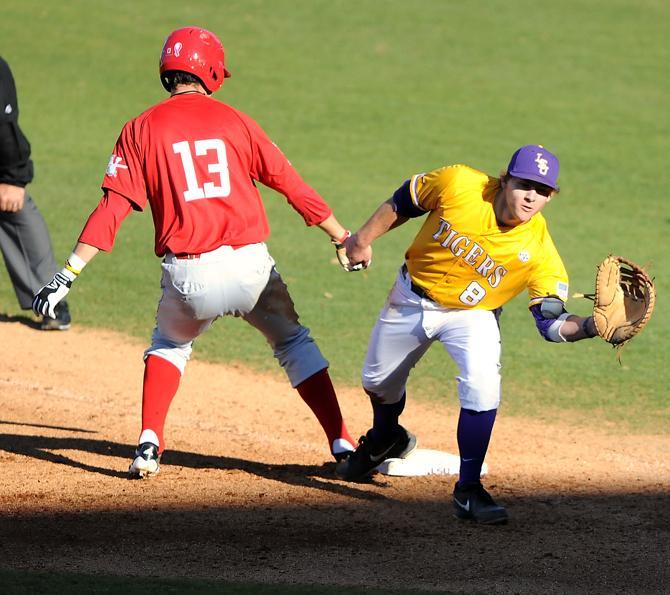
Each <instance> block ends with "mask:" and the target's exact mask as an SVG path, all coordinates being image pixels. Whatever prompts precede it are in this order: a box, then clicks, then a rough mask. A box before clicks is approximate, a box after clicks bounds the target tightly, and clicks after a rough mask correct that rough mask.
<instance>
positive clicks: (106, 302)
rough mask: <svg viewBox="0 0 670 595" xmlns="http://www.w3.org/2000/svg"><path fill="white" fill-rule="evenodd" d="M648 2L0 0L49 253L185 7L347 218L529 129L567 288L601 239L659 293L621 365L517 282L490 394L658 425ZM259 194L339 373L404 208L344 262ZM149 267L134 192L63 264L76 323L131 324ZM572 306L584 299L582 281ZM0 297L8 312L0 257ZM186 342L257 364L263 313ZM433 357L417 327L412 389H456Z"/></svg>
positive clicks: (653, 13) (81, 213)
mask: <svg viewBox="0 0 670 595" xmlns="http://www.w3.org/2000/svg"><path fill="white" fill-rule="evenodd" d="M669 18H670V5H668V4H667V3H666V2H664V1H662V0H638V1H636V2H634V3H631V2H628V1H625V0H590V1H589V2H586V3H584V2H581V1H577V0H563V1H562V2H560V3H553V4H552V3H544V4H538V3H536V2H534V1H531V0H518V1H517V2H514V3H509V2H505V1H503V0H487V1H484V0H476V1H473V2H456V1H451V0H422V2H419V3H409V2H405V1H403V0H387V1H386V2H377V1H374V0H363V1H360V0H358V1H354V0H335V1H333V0H330V1H325V0H294V1H292V2H290V3H289V2H270V1H269V0H265V1H262V0H255V1H250V0H244V1H243V0H239V1H227V2H225V3H221V2H215V1H213V0H211V1H203V2H198V3H184V2H175V1H172V2H158V1H157V0H147V1H145V2H143V3H141V4H137V3H133V2H130V1H129V0H117V1H116V2H114V3H107V2H101V1H98V2H92V1H90V0H73V1H71V2H68V3H44V2H41V1H37V0H23V1H22V2H20V3H19V2H16V3H10V5H9V6H7V7H5V8H4V9H3V19H2V23H0V39H1V40H2V45H1V46H0V52H1V53H2V55H3V56H4V57H5V58H6V59H8V60H9V62H10V63H11V64H12V67H13V69H14V74H15V77H16V79H17V83H18V86H19V100H20V104H21V111H22V117H21V123H22V126H23V128H24V130H25V132H26V133H27V134H28V136H29V138H30V140H31V142H32V144H33V157H34V161H35V166H36V171H37V177H36V179H35V182H34V184H33V185H32V187H31V192H32V194H33V195H34V197H35V199H36V201H37V203H38V205H40V207H41V209H42V211H43V213H44V215H45V217H46V219H47V220H48V222H49V224H50V229H51V232H52V236H53V241H54V244H55V248H56V252H57V256H58V258H59V259H62V258H64V257H65V256H66V255H67V254H68V253H69V250H70V249H71V247H72V245H73V243H74V241H75V240H76V238H77V235H78V233H79V231H80V230H81V227H82V225H83V223H84V221H85V219H86V217H87V216H88V214H89V212H90V211H91V210H92V209H93V208H94V206H95V204H96V203H97V200H98V199H99V196H100V192H99V184H100V181H101V179H102V174H103V170H104V168H105V165H106V163H107V160H108V157H109V154H110V152H111V149H112V147H113V144H114V141H115V139H116V136H117V134H118V132H119V130H120V128H121V126H122V124H123V123H124V122H125V121H126V120H127V119H129V118H131V117H133V116H135V115H136V114H138V113H139V112H140V111H142V110H143V109H144V108H145V107H147V106H149V105H150V104H152V103H154V102H156V101H158V100H160V99H161V98H162V97H163V91H162V87H161V86H160V83H159V81H158V77H157V62H158V53H159V51H160V48H161V45H162V42H163V39H164V37H165V36H166V34H167V33H168V32H169V31H170V30H172V29H173V28H176V27H178V26H182V25H185V24H200V25H202V26H206V27H208V28H210V29H212V30H214V31H216V32H217V33H219V34H220V36H221V38H222V39H223V41H224V45H225V46H226V52H227V60H228V66H229V68H230V70H232V72H233V78H231V79H229V80H228V81H227V82H226V85H225V86H224V87H223V89H222V90H221V91H220V92H219V93H218V95H217V97H218V98H219V99H221V100H223V101H227V102H230V103H232V104H233V105H235V106H236V107H239V108H241V109H243V110H244V111H246V112H248V113H249V114H250V115H252V116H253V117H255V118H256V119H257V120H258V121H259V122H260V123H261V124H262V125H263V126H264V127H265V128H266V130H267V131H268V132H269V133H270V135H271V136H272V138H273V139H274V140H275V141H276V142H277V143H278V144H279V145H280V146H281V147H282V149H283V150H284V152H285V153H286V154H287V155H288V156H289V158H290V159H291V161H292V162H293V163H294V165H296V167H297V168H298V170H299V171H300V172H301V173H302V175H303V177H304V178H305V179H306V180H307V181H308V182H310V183H311V184H312V185H313V186H314V187H315V188H317V189H318V190H319V191H320V192H321V193H322V194H323V195H324V196H325V197H326V198H327V200H328V201H329V202H330V203H331V205H332V206H333V207H334V209H335V213H336V215H337V216H338V218H339V219H340V220H341V221H342V222H343V223H344V224H346V225H348V226H350V227H352V228H356V227H357V226H359V225H360V224H362V223H363V222H364V221H365V219H366V218H367V216H368V214H369V213H370V212H371V211H372V210H373V209H374V208H375V207H376V206H377V205H378V204H379V203H380V202H381V201H382V200H385V199H386V198H387V197H388V196H389V195H390V194H391V193H392V192H393V190H394V189H395V188H396V187H397V186H398V185H399V184H400V183H401V182H402V181H403V180H404V179H406V178H407V177H408V176H409V175H411V174H413V173H416V172H418V171H425V170H427V169H430V168H434V167H437V166H440V165H442V164H445V163H453V162H466V163H468V164H471V165H473V166H476V167H479V168H481V169H484V170H486V171H488V172H490V173H497V172H498V171H500V169H501V168H503V167H504V166H505V165H506V162H507V160H508V158H509V155H510V154H511V152H512V151H513V150H514V149H515V148H516V147H517V146H519V145H521V144H525V143H527V142H539V143H543V144H545V145H547V146H548V147H550V148H551V149H552V150H554V151H555V152H556V153H558V155H559V156H560V157H561V163H562V173H561V185H562V192H561V195H560V197H559V198H558V199H557V200H555V201H554V202H552V203H551V205H550V206H549V207H548V209H547V211H546V213H547V217H548V219H549V222H550V227H551V230H552V233H553V236H554V239H555V240H556V244H557V245H558V247H559V250H560V252H561V253H562V255H563V257H564V260H565V263H566V266H567V267H568V271H569V272H570V275H571V289H572V290H574V291H584V290H586V291H589V290H591V289H592V287H593V277H594V271H595V265H596V263H597V262H598V261H599V260H600V259H602V258H603V257H604V256H605V255H606V254H608V253H610V252H612V253H620V254H624V255H626V256H628V257H630V258H632V259H634V260H637V261H640V262H643V263H645V262H650V263H651V264H652V272H653V274H654V275H655V276H656V280H657V283H658V292H659V296H660V299H659V301H658V306H657V311H656V313H655V314H654V317H653V319H652V321H651V323H650V325H649V327H648V328H647V329H646V330H645V331H644V333H643V334H642V335H641V336H640V337H639V338H638V339H636V340H635V341H634V342H633V343H632V344H631V345H630V346H628V347H627V348H626V350H625V351H624V354H623V366H620V365H619V364H618V363H617V362H616V360H615V357H614V354H613V352H612V351H611V350H610V349H608V347H607V346H605V345H603V344H602V343H600V342H597V341H589V342H582V343H580V344H578V345H561V346H556V345H550V344H546V343H545V342H544V341H543V340H542V339H540V338H539V336H538V335H537V332H536V330H535V328H534V324H533V322H532V319H531V317H530V316H529V315H528V313H527V311H526V299H525V296H521V297H520V298H518V299H516V300H515V301H514V302H512V303H511V304H510V305H509V306H508V307H507V308H506V312H505V315H504V318H503V340H504V343H503V348H504V355H503V365H504V399H505V404H504V408H505V410H506V411H507V412H509V413H512V414H527V415H533V416H539V417H542V416H553V415H559V414H563V413H565V412H567V414H574V415H575V416H576V417H579V418H580V419H582V420H583V421H584V422H585V423H586V422H591V423H598V424H600V423H602V424H603V425H606V424H608V423H614V424H616V425H617V426H622V425H626V426H628V427H629V428H630V429H631V430H635V431H667V428H668V427H669V425H668V421H669V420H670V409H669V408H668V405H667V396H666V395H667V386H668V383H669V382H668V381H669V380H670V375H669V374H668V368H667V365H666V363H665V362H666V360H667V339H666V336H665V332H664V329H667V328H668V326H669V323H670V311H669V310H668V307H667V302H666V301H665V300H664V296H665V295H667V294H668V291H669V290H670V287H669V281H668V278H669V277H670V275H669V274H668V273H669V272H670V271H669V270H668V265H667V260H666V258H665V256H666V254H665V253H666V249H667V244H668V242H667V236H668V231H670V215H669V214H668V213H669V211H668V207H667V197H666V196H665V193H666V188H667V187H668V185H669V182H670V180H669V179H668V178H669V174H668V168H667V139H668V137H669V134H670V129H669V128H670V125H669V123H670V118H669V117H668V111H667V97H668V96H669V95H670V82H669V79H668V76H667V72H666V71H667V64H668V63H669V62H670V55H669V54H670V46H668V44H667V34H666V28H667V27H666V23H667V22H668V20H669ZM25 40H29V42H26V41H25ZM263 194H264V197H265V198H266V204H267V210H268V214H269V217H270V222H271V225H272V236H271V238H270V241H269V246H270V248H271V251H272V253H273V255H274V256H275V258H276V260H277V262H278V265H279V269H280V271H281V273H282V274H283V275H284V277H285V279H286V280H287V281H288V283H289V287H290V289H291V292H292V294H293V297H294V299H295V302H296V304H297V306H298V310H299V312H300V314H301V319H302V320H303V322H304V323H306V324H307V325H308V326H310V327H311V328H312V330H313V333H314V335H315V337H316V338H317V339H318V341H319V343H320V346H321V348H322V350H323V351H324V352H325V354H326V355H327V357H328V358H329V359H330V361H331V372H332V374H333V376H334V377H335V379H336V381H337V382H339V383H342V384H350V385H352V386H356V385H357V384H358V375H359V371H360V367H361V364H362V360H363V357H364V354H365V349H366V344H367V338H368V334H369V331H370V329H371V327H372V325H373V323H374V320H375V318H376V316H377V313H378V311H379V309H380V308H381V306H382V303H383V301H384V298H385V295H386V292H387V290H388V288H389V287H390V285H391V283H392V281H393V278H394V274H395V270H396V269H397V267H398V266H399V265H400V263H401V262H402V255H403V252H404V249H405V248H406V247H407V245H408V244H409V242H410V240H411V238H412V237H413V234H414V233H415V231H416V230H417V228H418V225H419V222H411V223H408V224H407V225H406V226H405V227H403V228H401V229H399V230H397V231H395V232H392V233H391V234H389V235H388V236H386V237H383V238H381V239H380V240H379V241H378V242H377V243H376V245H375V257H374V264H373V267H372V268H371V269H370V270H369V271H367V272H365V273H362V274H356V275H345V274H343V273H341V272H340V270H339V269H338V268H337V267H336V266H335V265H333V264H332V263H331V262H330V261H331V259H332V256H333V255H332V250H331V246H330V245H329V243H328V241H327V239H326V238H325V237H324V236H323V234H321V233H320V232H319V231H318V230H313V229H307V228H305V227H304V226H303V224H302V221H301V220H300V218H299V217H298V216H297V215H296V214H295V213H294V212H293V211H292V209H290V208H289V207H288V206H287V205H286V204H285V201H284V199H283V197H281V196H279V195H277V194H275V193H273V192H271V191H264V192H263ZM158 270H159V263H158V260H157V259H156V258H154V257H153V256H152V230H151V218H150V216H149V214H148V213H146V214H144V215H142V216H138V215H134V216H132V217H130V219H129V220H127V221H126V222H125V223H124V225H123V228H122V230H121V233H120V234H119V237H118V239H117V245H116V248H115V250H114V252H113V253H112V254H111V255H104V256H100V257H99V258H98V259H97V260H96V261H95V263H94V264H92V265H91V267H90V268H88V269H87V270H86V272H85V273H84V275H83V276H82V279H81V280H80V281H78V283H77V285H76V287H75V289H74V291H73V292H72V294H71V305H72V309H73V312H74V316H75V323H76V324H78V325H90V326H102V327H107V328H113V329H117V330H120V331H122V332H126V333H129V334H132V335H134V336H138V337H143V338H146V339H147V340H148V337H149V336H150V331H151V328H152V326H153V316H154V313H155V306H156V301H157V299H158V296H159V288H158ZM326 294H329V296H327V295H326ZM570 308H571V310H573V311H575V312H576V313H580V314H585V313H586V312H588V309H589V304H588V303H586V302H574V303H573V302H571V304H570ZM0 310H2V311H5V312H8V313H16V312H17V306H16V303H15V299H14V296H13V294H12V291H11V288H10V286H9V283H8V280H7V278H6V275H5V272H4V270H2V271H0ZM195 353H196V357H197V358H201V359H209V360H217V361H242V362H244V363H248V364H251V365H252V366H254V367H256V368H258V369H261V370H266V371H267V370H276V364H275V363H274V361H273V360H272V358H271V357H270V354H269V352H268V349H267V346H266V344H265V342H264V340H263V339H262V337H260V336H258V335H257V334H255V332H254V331H252V330H251V329H249V328H247V327H245V325H244V324H243V323H241V322H240V321H239V320H225V321H220V322H219V323H217V325H216V327H215V328H214V329H213V330H212V331H210V332H208V333H207V334H206V335H205V336H203V337H202V338H201V339H200V340H198V342H197V345H196V351H195ZM140 356H141V354H140V353H138V357H140ZM454 375H455V369H454V367H453V364H452V363H451V362H450V360H449V359H448V358H447V357H446V355H445V354H444V353H443V352H442V350H441V348H439V347H434V348H433V349H432V350H431V352H430V353H429V354H428V356H427V357H426V359H425V361H422V362H421V364H420V365H419V366H418V368H417V370H416V372H415V373H414V375H413V378H412V380H411V384H410V387H411V393H412V396H414V395H416V396H418V397H420V398H428V399H437V400H444V401H445V402H449V403H452V404H455V402H456V393H455V383H454V380H453V377H454Z"/></svg>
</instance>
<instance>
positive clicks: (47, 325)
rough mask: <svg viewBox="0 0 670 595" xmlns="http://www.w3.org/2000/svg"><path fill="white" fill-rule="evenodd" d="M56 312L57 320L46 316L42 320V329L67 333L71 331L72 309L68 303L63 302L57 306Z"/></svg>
mask: <svg viewBox="0 0 670 595" xmlns="http://www.w3.org/2000/svg"><path fill="white" fill-rule="evenodd" d="M54 312H55V313H56V318H49V317H48V316H45V317H44V318H42V323H41V324H40V328H41V329H42V330H43V331H66V330H67V329H69V328H70V324H71V322H72V319H71V318H70V309H69V308H68V305H67V302H66V301H65V300H63V301H62V302H60V303H59V304H56V307H55V308H54Z"/></svg>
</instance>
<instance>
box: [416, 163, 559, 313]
mask: <svg viewBox="0 0 670 595" xmlns="http://www.w3.org/2000/svg"><path fill="white" fill-rule="evenodd" d="M409 188H410V194H411V198H412V202H413V203H414V206H415V207H417V208H419V209H421V210H423V211H428V217H427V219H426V220H425V222H424V224H423V226H422V227H421V230H420V231H419V233H418V234H417V236H416V238H415V239H414V241H413V243H412V245H411V246H410V247H409V249H408V250H407V252H406V254H405V259H406V263H407V268H408V270H409V273H410V275H411V277H412V281H413V283H414V284H415V285H417V286H419V287H420V288H421V289H423V290H424V291H425V293H426V294H427V295H428V296H429V297H430V298H431V299H432V300H434V301H435V302H438V303H439V304H441V305H443V306H446V307H448V308H461V309H462V308H479V309H483V310H493V309H495V308H498V307H499V306H502V305H503V304H505V303H506V302H508V301H509V300H511V299H512V298H513V297H514V296H516V295H518V294H519V293H520V292H521V291H523V290H524V289H525V288H528V293H529V296H530V305H533V304H534V303H537V302H539V301H540V300H541V299H542V298H543V297H546V296H549V295H556V296H558V297H560V298H561V299H562V300H563V301H566V300H567V298H568V276H567V273H566V270H565V267H564V266H563V262H562V260H561V257H560V256H559V254H558V252H557V250H556V247H555V246H554V242H553V241H552V239H551V237H550V235H549V231H548V229H547V224H546V221H545V219H544V217H543V216H542V214H541V213H538V214H536V215H535V216H533V217H532V219H530V220H529V221H527V222H526V223H524V224H522V225H518V226H516V227H501V226H499V225H498V223H497V221H496V216H495V213H494V211H493V200H494V198H495V195H496V192H497V191H498V190H499V189H500V181H499V180H498V178H492V177H490V176H488V175H486V174H485V173H483V172H480V171H477V170H475V169H472V168H470V167H467V166H465V165H452V166H447V167H442V168H439V169H436V170H434V171H432V172H429V173H425V174H418V175H415V176H413V177H412V178H411V180H410V184H409Z"/></svg>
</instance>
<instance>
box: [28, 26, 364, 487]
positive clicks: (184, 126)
mask: <svg viewBox="0 0 670 595" xmlns="http://www.w3.org/2000/svg"><path fill="white" fill-rule="evenodd" d="M229 76H230V72H229V71H228V69H227V68H226V66H225V61H224V49H223V45H222V44H221V42H220V41H219V39H218V38H217V37H216V36H215V35H214V34H213V33H211V32H209V31H206V30H204V29H200V28H196V27H187V28H182V29H178V30H176V31H174V32H173V33H171V34H170V35H169V36H168V38H167V40H166V41H165V45H164V46H163V50H162V53H161V57H160V78H161V82H162V83H163V86H164V87H165V89H166V90H167V91H168V92H169V93H170V96H169V98H167V99H165V100H164V101H162V102H160V103H158V104H157V105H154V106H153V107H150V108H149V109H147V110H146V111H145V112H143V113H142V114H140V115H139V116H138V117H136V118H134V119H133V120H131V121H130V122H128V123H127V124H126V125H125V126H124V127H123V130H122V131H121V134H120V136H119V138H118V140H117V142H116V146H115V147H114V151H113V153H112V156H111V157H110V159H109V163H108V165H107V171H106V172H105V176H104V179H103V183H102V190H103V193H104V194H103V197H102V199H101V201H100V203H99V205H98V207H97V208H96V209H95V210H94V211H93V213H92V214H91V215H90V217H89V219H88V221H87V223H86V225H85V227H84V229H83V231H82V233H81V235H80V237H79V241H78V243H77V245H76V246H75V248H74V251H73V253H72V255H71V256H70V257H69V259H68V260H67V262H66V265H65V268H63V270H61V271H60V272H59V273H57V274H56V275H55V276H54V278H53V280H52V281H51V282H50V283H49V284H48V285H46V286H45V287H43V288H42V289H41V290H40V291H39V292H38V293H37V295H36V296H35V300H34V303H33V309H34V310H35V312H37V313H40V314H43V315H47V316H53V315H54V308H55V307H56V305H57V304H58V303H59V302H61V300H62V299H63V298H64V297H65V295H66V294H67V293H68V291H69V289H70V287H71V285H72V283H73V281H74V280H75V279H76V278H77V277H78V275H79V274H80V272H81V270H82V269H83V268H84V266H85V265H86V264H87V263H88V262H90V260H91V259H92V258H93V257H94V256H95V255H96V254H97V253H98V251H99V250H103V251H110V250H111V249H112V247H113V245H114V239H115V237H116V234H117V231H118V229H119V226H120V224H121V222H122V221H123V219H124V218H125V217H126V216H127V215H128V214H130V213H131V211H143V210H144V209H145V208H146V206H147V204H148V205H149V206H150V207H151V213H152V216H153V221H154V227H155V252H156V255H157V256H159V257H161V258H162V259H163V263H162V279H161V287H162V289H163V294H162V297H161V299H160V302H159V304H158V311H157V315H156V328H155V329H154V332H153V337H152V343H151V346H150V347H149V348H148V349H147V350H146V352H145V354H144V359H145V372H144V384H143V395H142V430H141V433H140V436H139V441H138V442H139V446H138V448H137V451H136V452H135V456H134V458H133V461H132V463H131V465H130V469H129V474H130V476H131V477H148V476H151V475H155V474H156V473H158V471H159V462H160V458H161V455H162V453H163V451H164V449H165V439H164V435H163V429H164V424H165V419H166V416H167V413H168V408H169V406H170V403H171V401H172V398H173V397H174V395H175V393H176V391H177V388H178V386H179V381H180V378H181V375H182V373H183V372H184V368H185V366H186V363H187V361H188V359H189V357H190V355H191V347H192V344H193V340H194V339H195V338H196V337H198V336H199V335H200V334H201V333H203V332H204V331H205V330H207V329H208V328H209V327H210V326H211V325H212V323H213V322H214V321H215V320H216V319H217V318H219V317H220V316H227V315H231V316H238V317H241V318H243V319H244V320H245V321H247V322H248V323H249V324H251V325H252V326H254V327H256V328H257V329H258V330H259V331H260V332H261V333H263V335H264V336H265V337H266V339H267V341H268V343H269V344H270V346H271V347H272V349H273V351H274V357H275V358H276V359H277V361H278V362H279V364H280V365H281V366H282V367H283V368H284V370H285V372H286V374H287V376H288V378H289V380H290V382H291V384H292V386H293V387H294V388H296V389H297V391H298V393H299V394H300V396H301V397H302V398H303V400H304V401H305V402H306V403H307V405H308V406H309V407H310V408H311V409H312V411H313V412H314V414H315V415H316V417H317V419H318V420H319V422H320V424H321V426H322V427H323V429H324V431H325V433H326V436H327V438H328V443H329V448H330V451H331V453H332V454H333V455H334V457H335V459H336V460H340V459H342V458H343V457H346V456H347V455H348V454H349V453H350V452H351V450H352V449H353V445H352V442H353V441H352V439H351V437H350V435H349V433H348V432H347V429H346V427H345V423H344V421H343V419H342V415H341V412H340V407H339V404H338V402H337V397H336V395H335V391H334V389H333V385H332V382H331V380H330V377H329V374H328V362H327V361H326V359H325V358H324V357H323V355H322V354H321V352H320V351H319V348H318V347H317V345H316V343H315V342H314V340H313V339H312V337H311V336H310V333H309V329H308V328H306V327H304V326H303V325H301V324H300V323H299V322H298V314H297V313H296V311H295V308H294V305H293V301H292V300H291V296H290V295H289V292H288V290H287V287H286V285H285V284H284V282H283V280H282V278H281V276H280V275H279V273H278V272H277V269H276V268H275V262H274V260H273V259H272V257H271V256H270V254H269V252H268V249H267V246H266V245H265V243H264V241H265V239H266V238H267V237H268V235H269V227H268V221H267V218H266V215H265V210H264V207H263V203H262V201H261V196H260V193H259V192H258V189H257V188H256V182H261V183H263V184H265V185H266V186H269V187H270V188H273V189H274V190H276V191H278V192H280V193H282V194H283V195H284V196H286V198H287V199H288V202H289V203H290V205H291V206H292V207H293V208H294V209H295V210H296V211H297V212H298V213H299V214H300V215H301V216H302V218H303V219H304V221H305V223H306V224H307V225H316V226H318V227H319V228H321V229H322V230H323V231H324V232H325V233H326V234H328V236H330V238H331V240H333V242H335V243H338V242H339V243H341V242H342V241H343V240H344V238H345V237H347V235H348V232H347V230H346V229H345V228H344V227H343V226H342V225H340V223H339V222H338V221H337V219H336V218H335V217H334V215H333V213H332V211H331V209H330V207H329V206H328V205H327V204H326V202H325V201H324V200H323V198H322V197H321V196H319V194H318V193H317V192H316V191H315V190H313V189H312V188H311V187H310V186H308V185H307V184H306V183H305V182H304V181H303V180H302V179H301V177H300V176H299V175H298V173H297V172H296V170H295V169H294V168H293V167H292V166H291V164H290V163H289V161H288V160H287V159H286V157H285V156H284V155H283V154H282V152H281V151H280V150H279V149H278V148H277V146H276V145H275V144H274V143H273V142H272V141H271V140H270V139H269V138H268V136H267V135H266V134H265V132H264V131H263V130H262V129H261V127H260V126H259V125H258V124H257V123H256V122H255V121H254V120H253V119H251V118H250V117H249V116H247V115H246V114H244V113H242V112H240V111H239V110H236V109H234V108H233V107H231V106H229V105H226V104H224V103H221V102H219V101H216V100H215V99H213V98H212V97H211V94H212V93H214V92H215V91H217V90H218V89H219V87H221V85H222V83H223V82H224V79H225V78H227V77H229Z"/></svg>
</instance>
